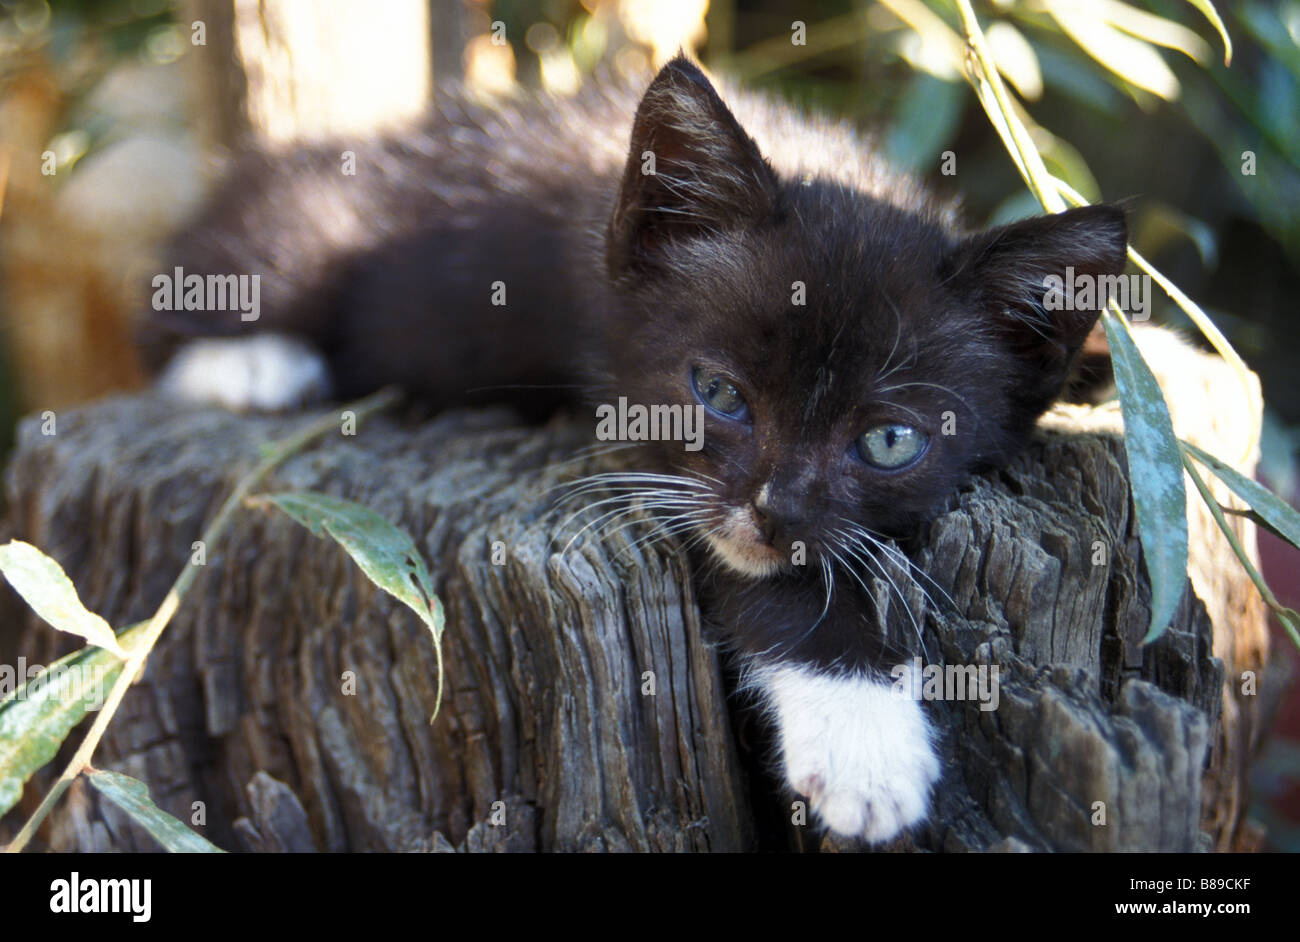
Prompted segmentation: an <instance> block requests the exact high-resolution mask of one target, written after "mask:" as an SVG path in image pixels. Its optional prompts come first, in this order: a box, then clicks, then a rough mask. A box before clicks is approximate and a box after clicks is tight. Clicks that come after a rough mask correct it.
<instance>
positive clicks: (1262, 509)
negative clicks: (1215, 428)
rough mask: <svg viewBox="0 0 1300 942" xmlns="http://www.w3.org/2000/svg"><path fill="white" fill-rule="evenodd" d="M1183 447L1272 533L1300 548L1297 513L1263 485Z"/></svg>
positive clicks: (1299, 529)
mask: <svg viewBox="0 0 1300 942" xmlns="http://www.w3.org/2000/svg"><path fill="white" fill-rule="evenodd" d="M1183 447H1184V448H1186V449H1187V451H1188V452H1190V453H1191V455H1192V457H1194V458H1195V459H1196V460H1197V461H1199V462H1200V463H1201V464H1203V465H1205V466H1206V467H1207V468H1209V469H1210V470H1211V471H1213V472H1214V474H1215V476H1216V477H1217V478H1218V479H1219V480H1220V481H1222V482H1223V483H1224V484H1226V485H1228V487H1229V488H1231V489H1232V492H1233V493H1234V494H1236V495H1237V496H1238V497H1240V498H1241V499H1242V500H1244V501H1245V502H1246V505H1247V506H1248V507H1250V508H1251V510H1253V511H1254V512H1255V513H1256V514H1258V516H1259V518H1260V520H1261V521H1262V522H1263V523H1264V524H1266V525H1267V528H1268V530H1269V531H1270V532H1271V533H1274V534H1276V535H1277V536H1280V537H1281V538H1282V539H1284V540H1286V541H1287V542H1288V543H1290V544H1291V545H1292V546H1295V547H1297V548H1300V513H1298V512H1296V510H1295V509H1294V508H1292V507H1291V506H1290V505H1289V504H1287V503H1286V501H1284V500H1282V498H1280V497H1278V496H1277V495H1275V494H1273V493H1272V492H1271V491H1269V489H1268V488H1266V487H1264V485H1262V484H1259V483H1258V482H1256V481H1252V480H1251V479H1250V478H1248V477H1246V476H1245V475H1244V474H1242V473H1241V472H1239V471H1237V470H1236V469H1235V468H1233V467H1232V466H1231V465H1228V464H1225V463H1224V462H1223V461H1220V460H1219V459H1218V458H1216V457H1214V455H1211V454H1208V453H1207V452H1204V451H1201V449H1199V448H1197V447H1196V446H1195V445H1192V444H1189V443H1188V442H1183Z"/></svg>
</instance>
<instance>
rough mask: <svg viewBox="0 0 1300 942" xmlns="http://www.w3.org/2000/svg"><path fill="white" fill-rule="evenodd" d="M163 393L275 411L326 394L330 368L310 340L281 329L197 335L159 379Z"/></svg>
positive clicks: (238, 407) (239, 408) (237, 407)
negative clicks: (235, 334) (227, 335)
mask: <svg viewBox="0 0 1300 942" xmlns="http://www.w3.org/2000/svg"><path fill="white" fill-rule="evenodd" d="M158 388H159V390H160V391H162V392H163V393H164V394H166V395H170V396H176V397H177V398H180V399H185V400H188V401H190V402H205V403H213V404H216V405H221V406H225V407H226V408H227V409H233V410H235V411H238V412H243V411H262V412H274V411H277V410H280V409H291V408H294V407H297V406H301V405H305V404H307V403H311V402H315V401H317V400H320V399H323V398H325V397H326V396H327V395H329V390H330V379H329V369H328V368H327V367H326V365H325V359H324V357H322V356H321V355H320V354H319V353H318V352H317V351H316V350H315V349H314V348H313V347H311V345H309V344H307V343H305V342H304V341H301V340H298V339H296V338H293V337H286V336H283V335H281V334H255V335H253V336H251V337H240V338H238V339H211V338H209V339H204V340H195V341H192V342H191V343H188V344H186V345H185V346H184V347H182V348H181V349H180V350H179V351H178V352H177V353H176V355H175V356H173V357H172V359H171V362H169V363H168V364H167V367H166V369H164V370H163V372H162V375H161V376H159V378H158Z"/></svg>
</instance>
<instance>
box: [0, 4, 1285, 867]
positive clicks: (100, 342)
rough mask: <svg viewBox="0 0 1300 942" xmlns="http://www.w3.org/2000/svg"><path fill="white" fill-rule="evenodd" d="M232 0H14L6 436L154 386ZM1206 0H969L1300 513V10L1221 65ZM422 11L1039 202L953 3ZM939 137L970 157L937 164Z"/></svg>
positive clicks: (1057, 162) (443, 38) (1274, 18)
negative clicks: (1116, 204)
mask: <svg viewBox="0 0 1300 942" xmlns="http://www.w3.org/2000/svg"><path fill="white" fill-rule="evenodd" d="M214 2H215V0H0V324H3V326H4V330H3V334H0V449H7V448H8V446H9V442H10V441H11V438H12V432H13V425H14V421H15V418H16V416H17V415H19V414H21V413H26V412H30V411H42V410H45V409H58V408H61V407H64V406H67V405H70V404H73V403H75V402H77V401H81V400H85V399H88V398H93V397H95V396H98V395H102V394H105V393H107V392H110V391H113V390H118V389H129V388H133V387H135V386H138V385H139V384H140V383H141V382H142V381H143V379H142V377H141V375H140V372H139V370H138V369H137V367H136V365H135V361H134V357H133V355H132V351H131V345H130V339H129V336H130V322H131V317H132V310H133V306H134V305H136V304H138V303H139V300H140V299H139V297H138V295H137V294H136V293H135V292H134V290H133V289H132V285H133V284H136V283H138V282H137V281H136V280H135V279H136V278H137V269H138V266H139V264H140V260H141V259H142V258H146V257H147V256H148V251H149V248H150V247H151V246H153V245H156V243H157V241H158V240H159V239H160V238H161V236H162V235H163V234H165V232H166V231H167V230H168V229H169V228H171V227H173V226H175V225H176V224H178V223H179V222H180V221H181V220H183V218H184V216H185V215H186V213H188V212H189V211H190V210H191V209H192V208H193V206H194V205H195V203H196V201H197V200H198V199H199V197H200V196H201V193H202V184H203V180H204V178H205V173H206V166H207V164H206V159H207V158H206V151H207V150H208V149H209V148H207V147H206V146H205V144H206V140H205V137H204V134H203V131H202V129H201V128H200V126H199V125H200V121H199V120H198V116H199V112H200V110H201V109H200V108H199V107H198V106H197V105H196V102H197V101H199V100H200V98H201V96H200V95H199V93H198V92H197V91H196V88H195V81H194V77H193V71H192V70H190V69H187V68H186V59H187V58H192V53H191V50H192V45H191V42H190V40H191V23H192V22H193V21H194V19H195V18H196V17H199V16H201V15H202V14H203V12H204V10H205V9H206V10H208V11H211V10H212V9H213V8H214V6H213V4H214ZM300 2H303V3H309V2H311V0H300ZM357 2H361V0H357ZM384 2H387V0H380V2H378V3H375V4H371V7H373V8H376V9H377V8H379V7H382V6H383V5H384ZM238 5H239V4H238V0H236V2H235V6H238ZM1205 7H1206V5H1205V4H1204V3H1201V2H1194V0H1141V2H1136V0H1135V2H1134V3H1126V2H1122V0H982V2H979V3H977V4H976V10H977V12H978V14H979V15H980V18H981V20H982V22H983V23H984V26H985V29H986V30H987V34H988V38H989V42H990V44H991V46H992V48H993V52H994V55H995V58H996V60H997V64H998V68H999V70H1000V71H1001V72H1003V74H1004V76H1005V78H1006V79H1007V80H1008V82H1009V83H1010V85H1011V87H1012V89H1013V90H1014V92H1015V94H1016V96H1017V99H1018V102H1019V104H1020V106H1022V107H1023V113H1022V117H1023V118H1024V119H1025V121H1026V123H1027V124H1028V126H1029V127H1030V128H1031V130H1032V132H1033V135H1034V139H1035V143H1036V144H1037V145H1038V147H1039V149H1040V150H1041V151H1042V153H1043V155H1044V158H1045V161H1046V163H1047V166H1048V169H1049V170H1050V171H1052V172H1053V173H1054V174H1056V175H1057V176H1059V177H1061V178H1062V179H1064V180H1065V181H1066V182H1068V183H1069V184H1071V185H1072V186H1073V187H1074V188H1075V189H1077V190H1078V191H1080V192H1081V193H1082V194H1083V195H1084V196H1086V197H1087V198H1088V199H1090V200H1094V201H1095V200H1101V199H1104V200H1124V201H1127V205H1128V207H1129V210H1130V233H1131V238H1132V241H1133V244H1134V246H1135V248H1136V249H1137V250H1138V251H1139V252H1141V253H1142V254H1143V255H1145V256H1146V257H1147V258H1149V259H1151V261H1152V262H1153V263H1154V264H1155V265H1156V266H1157V267H1158V268H1160V269H1161V270H1162V271H1164V272H1165V273H1166V274H1167V275H1169V276H1170V277H1171V278H1172V279H1173V281H1174V282H1175V283H1176V284H1178V285H1179V286H1180V287H1181V288H1182V289H1183V290H1184V291H1186V292H1187V293H1188V294H1189V295H1191V296H1192V297H1193V298H1194V299H1196V300H1197V301H1198V302H1199V303H1200V304H1201V305H1202V307H1204V309H1205V310H1206V311H1207V312H1208V313H1209V314H1210V316H1211V317H1212V318H1213V319H1214V320H1215V322H1216V323H1217V324H1218V325H1219V326H1220V327H1221V328H1222V329H1223V331H1224V332H1225V333H1226V334H1227V336H1228V338H1229V339H1230V341H1231V342H1232V344H1233V345H1234V346H1235V347H1236V349H1237V350H1238V351H1239V352H1240V353H1241V355H1242V356H1243V357H1244V358H1245V359H1246V361H1247V362H1248V363H1249V364H1250V366H1251V367H1252V368H1253V369H1255V370H1256V371H1257V372H1258V373H1259V374H1260V377H1261V380H1262V383H1263V389H1264V399H1265V403H1266V418H1265V423H1266V425H1265V432H1264V436H1263V450H1264V455H1263V462H1262V465H1261V474H1262V476H1263V477H1264V478H1265V479H1266V481H1267V482H1268V483H1269V484H1270V485H1271V486H1272V487H1273V488H1274V489H1275V490H1276V491H1277V492H1278V493H1280V494H1282V495H1284V496H1287V497H1288V498H1289V499H1290V500H1291V502H1292V503H1293V504H1294V503H1295V502H1296V498H1297V494H1300V478H1298V477H1297V471H1296V469H1297V454H1298V453H1300V384H1298V383H1297V382H1296V381H1295V374H1296V370H1297V367H1298V366H1300V362H1297V361H1298V360H1300V318H1297V316H1296V298H1297V297H1300V211H1298V210H1300V0H1239V2H1229V3H1220V4H1218V8H1219V9H1218V13H1219V14H1221V15H1222V17H1223V25H1224V26H1225V27H1226V30H1227V32H1228V34H1229V35H1230V36H1231V42H1232V45H1231V64H1230V65H1226V64H1225V58H1226V56H1225V53H1226V51H1227V50H1226V49H1225V42H1224V38H1223V37H1222V36H1221V35H1220V33H1219V32H1218V31H1217V30H1216V28H1215V25H1214V24H1213V23H1212V18H1211V16H1210V15H1207V10H1206V9H1205ZM427 21H428V33H429V48H430V54H431V58H432V63H433V65H432V69H431V70H430V75H431V77H432V81H433V82H435V83H436V82H442V81H452V80H456V81H464V82H466V83H468V84H469V85H470V86H472V87H475V88H477V89H479V90H481V91H483V92H485V93H499V92H509V91H510V90H511V89H512V88H514V87H515V86H517V85H522V86H530V87H544V88H546V89H548V90H550V91H552V92H554V93H556V94H561V95H563V94H570V93H572V92H573V91H575V90H576V89H577V88H579V87H580V86H581V85H582V83H584V82H587V81H591V80H592V78H593V76H595V75H597V74H601V73H615V74H619V73H621V74H628V75H639V74H642V73H643V72H644V71H645V70H646V69H648V68H650V67H652V66H654V65H657V64H658V63H659V62H661V61H663V60H664V59H665V58H666V57H667V56H669V55H671V54H672V53H674V52H675V51H676V50H677V49H678V48H679V47H686V48H688V49H691V50H693V51H694V52H696V54H697V55H699V56H700V58H701V59H702V60H703V62H704V63H705V64H706V66H708V67H709V68H710V69H712V70H713V71H715V72H718V73H721V74H728V75H731V76H733V77H735V78H737V79H739V80H741V81H742V82H744V83H747V84H749V85H751V86H754V87H758V88H762V89H766V90H769V91H771V92H772V93H774V94H777V95H780V96H784V97H786V98H788V99H790V100H793V101H795V102H797V103H799V104H801V105H803V106H805V107H808V108H813V109H818V110H824V111H829V112H832V113H834V114H836V115H840V116H842V117H843V118H844V119H845V120H847V121H850V122H853V123H854V124H857V125H860V126H863V127H866V128H869V129H872V130H873V131H874V133H875V134H876V135H877V139H878V141H879V146H880V147H882V148H883V149H884V150H885V151H886V152H887V153H888V155H889V156H890V157H891V158H893V160H894V161H895V162H896V163H897V164H898V165H900V166H901V167H904V168H906V169H908V170H910V171H912V172H914V173H916V174H917V175H919V176H921V177H923V178H925V179H926V180H927V181H928V182H929V183H930V184H931V185H932V186H933V187H934V188H935V189H936V190H937V191H939V192H940V193H942V194H944V195H947V196H950V197H953V198H960V200H961V201H962V203H963V204H964V207H965V214H966V217H967V220H968V222H969V223H970V224H971V225H972V226H980V225H985V224H990V223H997V222H1002V221H1007V220H1010V219H1013V218H1017V217H1021V216H1025V215H1029V214H1032V213H1036V212H1037V211H1038V209H1037V204H1036V202H1035V200H1034V198H1033V197H1032V196H1031V195H1030V194H1029V193H1028V192H1027V191H1026V190H1025V188H1024V186H1023V184H1022V183H1021V181H1020V179H1019V177H1018V175H1017V173H1016V171H1015V168H1014V167H1013V165H1012V163H1011V161H1010V160H1009V158H1008V157H1007V155H1006V153H1005V152H1004V150H1003V147H1002V144H1001V143H1000V141H999V140H998V137H997V135H996V134H995V132H994V131H993V129H992V128H991V127H990V126H989V124H988V120H987V118H986V117H985V115H984V114H983V112H982V111H981V109H980V107H979V105H978V102H977V101H976V99H975V97H974V94H973V92H972V91H971V90H970V88H969V86H968V85H967V83H966V81H965V79H964V77H963V74H962V68H963V61H964V56H965V50H964V44H963V42H962V40H961V38H960V31H959V29H958V26H957V24H958V19H957V15H956V12H955V10H954V9H953V7H952V4H951V3H949V2H947V0H810V2H800V3H790V2H782V0H491V2H481V0H429V4H428V20H427ZM502 39H504V42H502V41H501V40H502ZM494 40H495V41H494ZM946 151H951V152H952V153H953V154H954V155H955V156H956V165H957V172H956V174H955V175H950V176H945V175H943V174H942V173H941V172H940V167H941V160H942V155H943V154H944V152H946ZM51 160H52V161H53V163H52V164H51V163H50V161H51ZM51 166H52V167H53V168H54V169H53V172H49V170H50V167H51ZM42 169H44V170H46V171H47V172H42ZM1153 300H1154V311H1153V314H1154V318H1155V319H1156V320H1157V321H1161V322H1165V323H1170V324H1173V325H1184V324H1185V321H1184V319H1183V315H1182V314H1181V313H1180V312H1179V311H1178V309H1177V308H1176V307H1175V306H1174V305H1173V304H1172V303H1169V302H1168V300H1167V299H1166V298H1164V296H1163V295H1162V294H1161V293H1160V292H1159V291H1158V290H1157V291H1154V292H1153ZM1263 542H1264V543H1265V544H1266V545H1264V547H1263V550H1264V555H1265V565H1266V566H1269V565H1270V557H1271V558H1272V563H1271V565H1272V566H1273V568H1274V569H1275V570H1277V569H1278V567H1282V568H1281V570H1280V571H1275V572H1273V573H1270V574H1269V579H1270V582H1271V583H1272V584H1273V585H1274V586H1275V588H1276V589H1277V590H1278V592H1279V594H1280V595H1282V596H1286V597H1289V598H1290V599H1291V600H1292V604H1295V602H1296V601H1297V599H1298V598H1300V576H1297V574H1296V572H1295V570H1296V568H1297V567H1296V562H1295V557H1294V556H1293V555H1292V556H1286V555H1283V554H1282V550H1281V549H1280V547H1278V546H1273V545H1271V544H1268V543H1267V541H1263ZM1279 647H1280V648H1282V649H1285V648H1286V646H1285V645H1280V646H1279ZM1284 721H1285V722H1289V723H1290V724H1291V729H1290V732H1289V735H1290V737H1291V738H1290V740H1285V739H1283V740H1282V741H1281V746H1280V747H1279V748H1278V749H1275V750H1274V753H1272V754H1271V758H1270V759H1269V760H1268V761H1266V762H1264V763H1261V767H1260V768H1261V771H1260V776H1261V779H1260V782H1259V789H1258V791H1259V794H1260V795H1261V796H1263V797H1264V798H1265V799H1267V800H1268V801H1267V802H1266V803H1265V804H1264V805H1261V808H1260V810H1259V813H1258V816H1259V817H1261V818H1262V819H1264V820H1265V822H1266V823H1267V824H1268V825H1269V826H1270V830H1271V835H1272V840H1273V842H1274V845H1275V846H1278V847H1285V848H1289V849H1300V790H1298V789H1297V786H1296V785H1295V782H1296V781H1300V745H1297V743H1300V710H1293V711H1292V715H1291V718H1290V720H1284ZM1288 803H1289V804H1288ZM1287 808H1289V810H1283V809H1287Z"/></svg>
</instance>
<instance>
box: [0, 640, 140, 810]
mask: <svg viewBox="0 0 1300 942" xmlns="http://www.w3.org/2000/svg"><path fill="white" fill-rule="evenodd" d="M146 624H147V623H145V622H141V623H139V624H137V625H132V626H131V627H130V628H127V629H126V630H125V631H123V632H122V635H121V640H122V641H124V642H126V641H129V640H131V639H133V638H134V637H135V636H136V635H137V634H138V633H140V632H141V631H143V630H144V628H145V626H146ZM122 664H123V662H122V660H121V659H120V658H118V657H117V656H116V655H114V654H112V653H111V652H109V651H105V650H104V649H103V648H94V647H88V648H82V649H81V650H79V651H74V652H72V653H71V654H69V655H67V656H66V657H61V658H59V660H57V661H55V662H54V663H53V664H51V665H50V666H49V667H48V668H46V670H45V672H44V673H42V674H41V675H40V676H38V677H35V678H33V679H32V680H31V681H30V682H27V683H24V684H22V685H21V686H18V687H17V689H15V690H13V691H11V692H9V694H8V695H7V696H6V697H5V698H4V699H3V700H0V815H3V814H4V813H5V812H7V811H8V810H9V809H10V808H12V807H13V806H14V805H15V804H16V803H17V802H18V799H19V798H20V797H21V796H22V793H23V785H24V783H26V781H27V780H28V779H29V778H31V777H32V775H34V774H35V773H36V772H37V770H39V769H41V768H42V767H44V766H45V765H46V764H47V763H49V762H50V761H52V760H53V759H54V756H55V755H56V754H57V753H58V751H59V747H60V746H61V745H62V744H63V740H64V739H66V738H67V736H68V733H69V732H70V731H71V730H72V729H73V728H74V727H75V726H76V725H77V724H78V723H80V722H81V721H82V719H83V718H84V717H85V716H86V714H87V713H88V712H89V711H90V710H91V709H92V708H94V709H98V707H99V705H100V704H101V703H102V702H103V700H104V697H106V696H107V695H108V691H109V689H110V688H111V687H112V686H113V683H114V682H115V681H116V680H117V677H118V675H119V674H120V673H121V672H122ZM0 670H2V669H0ZM0 678H3V674H0ZM6 686H7V684H4V683H3V681H2V680H0V690H3V689H4V688H5V687H6Z"/></svg>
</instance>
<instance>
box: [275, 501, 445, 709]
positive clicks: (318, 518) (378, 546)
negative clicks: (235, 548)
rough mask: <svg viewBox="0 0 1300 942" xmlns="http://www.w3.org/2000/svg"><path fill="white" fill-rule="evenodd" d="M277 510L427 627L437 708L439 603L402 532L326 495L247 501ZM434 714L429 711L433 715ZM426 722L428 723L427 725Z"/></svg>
mask: <svg viewBox="0 0 1300 942" xmlns="http://www.w3.org/2000/svg"><path fill="white" fill-rule="evenodd" d="M260 501H267V502H269V503H271V504H274V505H275V506H276V507H279V508H280V509H281V510H283V511H284V512H285V513H287V514H288V515H289V516H290V517H292V518H293V519H294V520H296V521H298V522H299V523H301V524H302V525H303V526H304V527H306V528H307V529H308V530H310V531H311V532H312V533H315V534H316V535H317V536H321V535H322V534H325V533H328V534H329V535H330V536H332V537H333V538H334V539H335V540H336V541H337V542H338V543H339V545H340V546H342V547H343V548H344V549H345V550H347V552H348V555H349V556H351V557H352V559H353V560H355V561H356V563H357V565H358V566H360V567H361V571H362V572H364V573H365V574H366V576H367V577H368V578H369V579H370V581H371V582H373V583H374V584H375V585H377V586H379V588H381V589H383V590H384V591H385V592H387V593H388V594H389V595H391V596H393V597H394V598H396V599H397V600H399V601H400V602H402V603H403V604H405V605H406V606H407V607H408V608H410V609H411V611H413V612H415V614H417V615H419V616H420V619H421V620H422V621H423V622H424V623H425V624H426V625H427V626H428V627H429V632H430V633H431V634H432V635H433V643H434V650H435V651H436V653H437V656H438V703H439V704H441V703H442V627H443V623H444V622H445V620H446V618H445V616H444V614H443V610H442V602H441V601H439V599H438V597H437V596H436V595H435V594H434V592H433V580H432V579H430V578H429V570H428V569H427V568H426V567H425V565H424V560H423V559H422V558H421V556H420V552H419V550H417V549H416V547H415V543H414V542H413V541H412V540H411V538H410V537H409V536H408V535H407V534H406V533H404V532H403V531H402V530H400V529H398V528H397V527H395V526H393V525H392V524H391V523H389V522H388V521H387V520H385V519H384V518H383V517H381V516H379V514H377V513H375V512H374V511H373V510H371V509H369V508H368V507H363V506H361V505H360V504H357V503H354V502H352V501H350V500H344V499H342V498H341V497H332V496H330V495H329V494H314V493H309V492H302V491H299V492H294V493H281V494H264V495H262V496H260V497H258V498H254V499H253V502H254V503H256V502H260ZM437 714H438V711H437V707H435V708H434V716H435V717H436V716H437ZM430 722H432V720H430Z"/></svg>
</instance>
